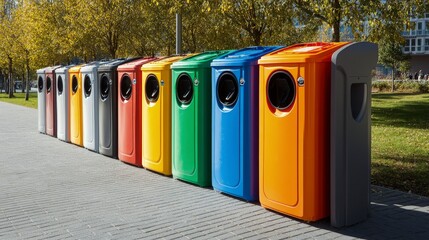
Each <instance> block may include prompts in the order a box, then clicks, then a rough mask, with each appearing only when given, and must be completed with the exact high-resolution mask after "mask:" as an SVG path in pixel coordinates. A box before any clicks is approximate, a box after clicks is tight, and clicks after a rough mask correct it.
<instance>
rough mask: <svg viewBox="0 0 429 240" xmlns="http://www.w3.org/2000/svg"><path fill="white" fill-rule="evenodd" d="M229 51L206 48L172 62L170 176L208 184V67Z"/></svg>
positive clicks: (209, 106)
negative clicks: (203, 50)
mask: <svg viewBox="0 0 429 240" xmlns="http://www.w3.org/2000/svg"><path fill="white" fill-rule="evenodd" d="M229 52H230V51H208V52H204V53H200V54H198V55H194V56H192V57H189V58H185V59H183V60H181V61H178V62H175V63H173V64H172V65H171V70H172V79H173V83H172V84H173V85H172V87H173V91H172V94H173V95H172V98H171V99H172V104H171V106H172V116H171V117H172V119H171V120H172V148H171V149H172V165H173V169H172V172H173V177H174V178H177V179H180V180H184V181H187V182H190V183H193V184H196V185H199V186H202V187H208V186H211V98H212V96H211V81H212V79H211V68H210V64H211V62H212V60H213V59H216V58H218V57H220V56H222V55H224V54H227V53H229Z"/></svg>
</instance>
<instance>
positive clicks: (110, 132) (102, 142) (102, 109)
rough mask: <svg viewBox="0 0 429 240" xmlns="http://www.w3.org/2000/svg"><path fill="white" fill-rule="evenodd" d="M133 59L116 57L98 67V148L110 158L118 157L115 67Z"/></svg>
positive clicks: (116, 79)
mask: <svg viewBox="0 0 429 240" xmlns="http://www.w3.org/2000/svg"><path fill="white" fill-rule="evenodd" d="M135 59H137V58H128V59H116V60H113V61H111V62H108V63H105V64H102V65H100V66H99V67H98V84H97V85H98V87H99V88H98V93H99V94H98V95H99V97H98V121H99V122H98V134H99V135H98V136H99V137H98V143H99V146H98V147H99V149H98V150H99V152H100V153H101V154H103V155H105V156H109V157H112V158H118V72H117V68H118V66H119V65H121V64H124V63H127V62H131V61H133V60H135Z"/></svg>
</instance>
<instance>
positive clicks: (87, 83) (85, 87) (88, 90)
mask: <svg viewBox="0 0 429 240" xmlns="http://www.w3.org/2000/svg"><path fill="white" fill-rule="evenodd" d="M83 91H84V92H85V97H89V96H91V92H92V84H91V78H90V77H89V75H85V79H84V80H83Z"/></svg>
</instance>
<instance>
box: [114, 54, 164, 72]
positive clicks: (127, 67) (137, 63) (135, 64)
mask: <svg viewBox="0 0 429 240" xmlns="http://www.w3.org/2000/svg"><path fill="white" fill-rule="evenodd" d="M157 59H158V57H144V58H139V59H137V60H134V61H132V62H128V63H124V64H122V65H120V66H119V67H118V71H121V72H125V71H137V70H140V68H141V67H142V65H144V64H146V63H150V62H152V61H155V60H157Z"/></svg>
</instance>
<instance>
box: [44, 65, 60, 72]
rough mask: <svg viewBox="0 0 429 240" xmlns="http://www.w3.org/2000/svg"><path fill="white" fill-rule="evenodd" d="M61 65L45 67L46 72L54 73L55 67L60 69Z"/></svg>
mask: <svg viewBox="0 0 429 240" xmlns="http://www.w3.org/2000/svg"><path fill="white" fill-rule="evenodd" d="M60 67H62V65H56V66H51V67H47V68H45V74H50V73H54V71H55V69H58V68H60Z"/></svg>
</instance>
